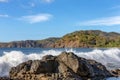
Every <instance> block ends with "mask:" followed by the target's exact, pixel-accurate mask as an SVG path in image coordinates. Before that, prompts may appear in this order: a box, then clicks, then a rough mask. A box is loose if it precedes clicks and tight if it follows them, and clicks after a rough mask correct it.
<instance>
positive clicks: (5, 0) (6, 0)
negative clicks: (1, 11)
mask: <svg viewBox="0 0 120 80" xmlns="http://www.w3.org/2000/svg"><path fill="white" fill-rule="evenodd" d="M0 2H8V0H0Z"/></svg>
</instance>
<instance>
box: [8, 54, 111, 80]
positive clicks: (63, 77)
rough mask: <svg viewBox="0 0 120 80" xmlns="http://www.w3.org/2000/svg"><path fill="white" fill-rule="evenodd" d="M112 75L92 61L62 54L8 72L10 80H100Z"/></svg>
mask: <svg viewBox="0 0 120 80" xmlns="http://www.w3.org/2000/svg"><path fill="white" fill-rule="evenodd" d="M110 76H112V74H111V73H110V72H109V71H108V70H107V69H106V68H105V67H104V66H103V65H102V64H101V63H98V62H96V61H94V60H87V59H84V58H81V57H78V56H76V55H75V54H73V53H72V52H70V53H67V52H63V53H61V54H60V55H58V56H52V55H47V56H44V57H43V58H42V60H33V61H32V60H29V61H27V62H24V63H21V64H19V65H18V66H16V67H12V68H11V70H10V79H11V80H88V79H90V80H102V79H104V78H107V77H110Z"/></svg>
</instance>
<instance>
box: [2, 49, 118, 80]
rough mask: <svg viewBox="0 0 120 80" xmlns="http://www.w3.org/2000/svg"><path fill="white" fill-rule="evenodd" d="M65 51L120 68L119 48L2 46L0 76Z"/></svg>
mask: <svg viewBox="0 0 120 80" xmlns="http://www.w3.org/2000/svg"><path fill="white" fill-rule="evenodd" d="M63 51H67V52H73V53H75V54H76V55H78V56H80V57H83V58H86V59H93V60H96V61H97V62H100V63H102V64H103V65H105V66H106V68H107V69H109V70H112V69H118V68H120V49H119V48H96V49H93V48H73V49H70V48H56V49H52V48H0V76H8V75H9V70H10V68H11V67H14V66H17V65H18V64H20V63H22V62H25V61H28V60H36V59H39V60H40V59H41V58H42V57H43V56H45V55H54V56H57V55H59V54H60V53H61V52H63ZM107 80H120V78H109V79H107Z"/></svg>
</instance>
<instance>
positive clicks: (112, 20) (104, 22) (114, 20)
mask: <svg viewBox="0 0 120 80" xmlns="http://www.w3.org/2000/svg"><path fill="white" fill-rule="evenodd" d="M79 25H80V26H113V25H120V16H114V17H106V18H100V19H95V20H89V21H83V22H80V23H79Z"/></svg>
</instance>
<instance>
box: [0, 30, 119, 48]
mask: <svg viewBox="0 0 120 80" xmlns="http://www.w3.org/2000/svg"><path fill="white" fill-rule="evenodd" d="M0 47H1V48H3V47H5V48H24V47H25V48H32V47H34V48H35V47H39V48H65V47H66V48H79V47H84V48H88V47H91V48H92V47H120V33H116V32H109V33H107V32H103V31H100V30H86V31H75V32H73V33H69V34H66V35H65V36H63V37H61V38H48V39H44V40H26V41H14V42H9V43H0Z"/></svg>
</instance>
